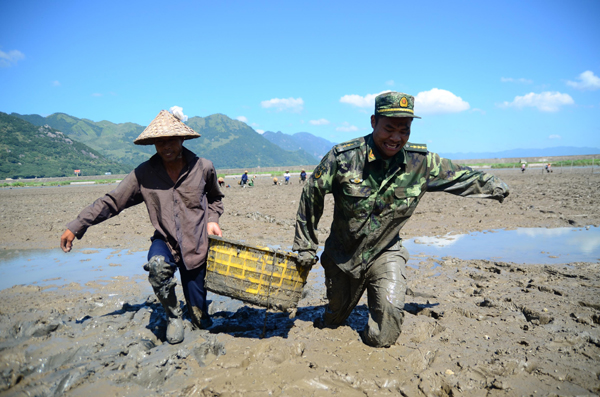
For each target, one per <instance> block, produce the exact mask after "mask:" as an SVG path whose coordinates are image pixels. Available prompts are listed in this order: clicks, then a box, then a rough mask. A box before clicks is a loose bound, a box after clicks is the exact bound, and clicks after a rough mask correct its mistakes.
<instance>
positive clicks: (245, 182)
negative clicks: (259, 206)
mask: <svg viewBox="0 0 600 397" xmlns="http://www.w3.org/2000/svg"><path fill="white" fill-rule="evenodd" d="M247 183H248V171H245V172H244V175H242V180H241V181H240V185H242V187H244V186H246V184H247Z"/></svg>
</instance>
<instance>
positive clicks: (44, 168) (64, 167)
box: [0, 112, 132, 179]
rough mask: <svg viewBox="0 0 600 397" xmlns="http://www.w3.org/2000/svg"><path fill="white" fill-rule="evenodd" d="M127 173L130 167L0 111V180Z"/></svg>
mask: <svg viewBox="0 0 600 397" xmlns="http://www.w3.org/2000/svg"><path fill="white" fill-rule="evenodd" d="M76 169H79V170H81V175H101V174H104V173H106V172H111V173H113V174H123V173H128V172H129V171H131V170H132V167H130V166H127V165H123V164H119V163H117V162H114V161H111V160H109V159H107V158H105V157H104V156H102V155H101V154H100V153H98V152H97V151H95V150H93V149H92V148H90V147H88V146H86V145H84V144H82V143H79V142H77V141H75V140H73V139H71V138H69V137H67V136H66V135H65V134H63V133H62V132H60V131H57V130H55V129H53V128H50V127H48V126H42V127H36V126H35V125H33V124H31V123H29V122H27V121H25V120H22V119H20V118H17V117H14V116H9V115H7V114H6V113H2V112H0V178H13V179H17V178H45V177H64V176H71V175H73V171H74V170H76Z"/></svg>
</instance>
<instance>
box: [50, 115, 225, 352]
mask: <svg viewBox="0 0 600 397" xmlns="http://www.w3.org/2000/svg"><path fill="white" fill-rule="evenodd" d="M186 120H187V116H184V115H183V112H182V109H181V108H180V107H177V106H174V107H172V108H171V113H170V112H167V111H166V110H162V111H161V112H160V113H159V114H158V116H156V118H155V119H154V120H153V121H152V123H150V125H149V126H148V127H146V129H145V130H144V131H143V132H142V133H141V134H140V136H139V137H137V139H136V140H134V141H133V142H134V143H135V144H137V145H154V146H155V148H156V154H155V155H154V156H152V157H151V158H150V159H149V160H148V161H146V162H144V163H142V164H141V165H139V166H138V167H137V168H136V169H135V170H134V171H132V172H131V173H130V174H129V175H127V177H125V179H123V181H122V182H121V183H120V184H119V186H117V188H116V189H115V190H113V191H112V192H110V193H108V194H106V195H105V196H104V197H101V198H99V199H98V200H96V201H95V202H94V203H93V204H91V205H90V206H89V207H87V208H85V209H84V210H83V211H81V213H80V214H79V215H78V216H77V219H75V220H74V221H72V222H69V223H68V224H67V230H66V231H65V232H64V233H63V235H62V236H61V239H60V245H61V248H62V249H63V251H65V252H69V251H70V250H71V247H72V244H73V240H74V239H75V237H77V238H78V239H81V237H83V235H84V233H85V232H86V230H87V228H88V227H90V226H92V225H96V224H98V223H100V222H102V221H105V220H106V219H109V218H111V217H113V216H116V215H118V214H119V213H120V212H121V211H123V210H124V209H126V208H129V207H131V206H133V205H137V204H140V203H142V202H144V203H145V204H146V208H147V209H148V215H149V216H150V221H151V222H152V226H154V228H155V229H156V230H155V233H154V236H153V237H152V239H151V241H152V244H151V246H150V249H149V251H148V263H147V264H146V265H144V269H146V270H147V271H149V276H148V280H149V281H150V284H151V285H152V288H153V289H154V293H155V294H156V296H157V297H158V299H159V301H160V302H161V304H162V306H163V307H164V309H165V312H166V314H167V317H168V325H167V334H166V339H167V341H168V342H169V343H171V344H174V343H179V342H181V341H182V340H183V338H184V324H183V320H182V311H181V308H180V307H179V301H178V299H177V297H176V295H175V285H176V283H175V280H174V274H175V270H176V269H177V268H179V274H180V276H181V284H182V286H183V292H184V295H185V300H186V302H187V306H188V312H189V314H190V317H191V320H192V324H193V326H194V327H196V328H207V327H209V326H210V325H211V324H212V322H211V320H210V318H209V316H208V310H207V309H208V308H207V302H206V289H205V288H204V276H205V274H206V256H207V253H208V235H209V234H212V235H217V236H222V232H221V228H220V227H219V223H218V222H219V217H220V216H221V214H222V213H223V203H222V201H221V199H222V198H223V194H222V193H221V190H220V189H219V185H218V179H217V174H216V172H215V169H214V166H213V164H212V162H211V161H209V160H206V159H203V158H199V157H197V156H196V155H195V154H194V153H192V152H191V151H189V150H188V149H186V148H185V147H183V141H184V140H186V139H194V138H198V137H200V134H198V133H197V132H195V131H194V130H192V129H191V128H190V127H188V126H187V125H185V124H184V123H183V121H186Z"/></svg>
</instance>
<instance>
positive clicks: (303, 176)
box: [300, 168, 306, 185]
mask: <svg viewBox="0 0 600 397" xmlns="http://www.w3.org/2000/svg"><path fill="white" fill-rule="evenodd" d="M305 182H306V171H304V168H303V169H302V171H300V183H301V184H303V185H304V183H305Z"/></svg>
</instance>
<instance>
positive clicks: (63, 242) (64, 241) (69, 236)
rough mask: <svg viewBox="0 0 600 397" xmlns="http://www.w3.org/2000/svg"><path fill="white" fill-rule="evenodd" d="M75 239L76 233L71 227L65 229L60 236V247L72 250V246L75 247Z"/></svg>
mask: <svg viewBox="0 0 600 397" xmlns="http://www.w3.org/2000/svg"><path fill="white" fill-rule="evenodd" d="M74 239H75V235H74V234H73V232H72V231H70V230H69V229H67V230H65V232H64V233H63V234H62V236H60V248H62V250H63V251H64V252H69V251H71V247H73V240H74Z"/></svg>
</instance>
